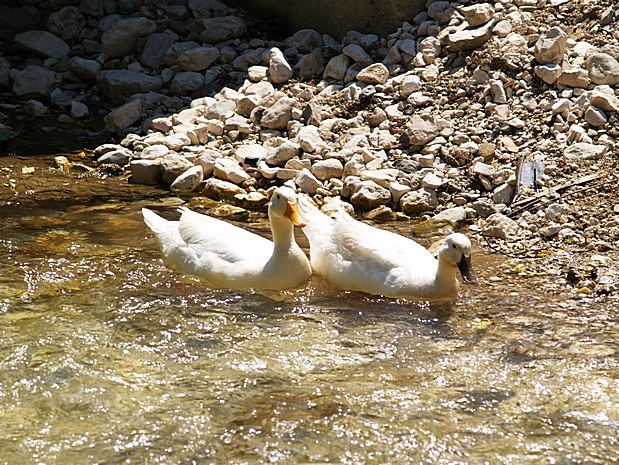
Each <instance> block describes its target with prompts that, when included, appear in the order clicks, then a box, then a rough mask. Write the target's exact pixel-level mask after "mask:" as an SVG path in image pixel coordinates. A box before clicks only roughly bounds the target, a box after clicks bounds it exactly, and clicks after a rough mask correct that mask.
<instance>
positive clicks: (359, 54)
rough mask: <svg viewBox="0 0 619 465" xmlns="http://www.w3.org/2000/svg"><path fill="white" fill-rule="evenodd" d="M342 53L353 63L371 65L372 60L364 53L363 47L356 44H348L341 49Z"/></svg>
mask: <svg viewBox="0 0 619 465" xmlns="http://www.w3.org/2000/svg"><path fill="white" fill-rule="evenodd" d="M342 53H343V54H344V55H346V56H347V57H348V58H350V59H351V60H353V61H354V62H355V63H359V64H361V65H364V66H367V65H369V64H370V63H372V58H371V57H370V55H368V52H366V51H365V50H364V49H363V47H361V46H360V45H358V44H348V45H347V46H346V47H344V48H343V49H342Z"/></svg>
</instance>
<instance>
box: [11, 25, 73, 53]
mask: <svg viewBox="0 0 619 465" xmlns="http://www.w3.org/2000/svg"><path fill="white" fill-rule="evenodd" d="M15 44H16V45H17V46H18V47H20V48H22V49H24V50H27V51H29V52H32V53H34V54H36V55H40V56H42V57H45V58H63V57H65V56H67V53H69V50H70V47H69V46H68V45H67V43H66V42H65V41H64V40H62V39H61V38H60V37H58V36H55V35H54V34H52V33H51V32H47V31H28V32H22V33H21V34H17V35H16V36H15Z"/></svg>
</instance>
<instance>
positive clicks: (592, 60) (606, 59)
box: [586, 53, 619, 86]
mask: <svg viewBox="0 0 619 465" xmlns="http://www.w3.org/2000/svg"><path fill="white" fill-rule="evenodd" d="M586 67H587V71H588V72H589V78H590V79H591V82H593V83H594V84H608V85H609V86H617V85H619V62H618V61H617V60H616V59H615V58H613V57H612V56H610V55H608V54H606V53H595V54H593V55H591V56H590V57H589V58H588V59H587V61H586Z"/></svg>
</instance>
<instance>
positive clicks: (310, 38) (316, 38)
mask: <svg viewBox="0 0 619 465" xmlns="http://www.w3.org/2000/svg"><path fill="white" fill-rule="evenodd" d="M284 43H285V44H286V46H287V47H295V48H296V49H297V50H298V51H299V52H301V53H309V52H311V51H312V50H316V49H317V48H319V47H322V45H323V40H322V35H320V33H319V32H318V31H315V30H314V29H301V30H299V31H297V32H295V33H294V34H293V35H292V36H291V37H288V38H287V39H286V40H285V41H284Z"/></svg>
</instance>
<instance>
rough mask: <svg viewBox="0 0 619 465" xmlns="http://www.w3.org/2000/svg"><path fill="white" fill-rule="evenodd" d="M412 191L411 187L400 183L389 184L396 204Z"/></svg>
mask: <svg viewBox="0 0 619 465" xmlns="http://www.w3.org/2000/svg"><path fill="white" fill-rule="evenodd" d="M410 191H411V188H410V186H406V185H404V184H401V183H399V182H392V183H390V184H389V192H391V197H392V198H393V201H394V202H395V203H398V202H399V201H400V199H401V198H402V196H403V195H404V194H406V193H407V192H410Z"/></svg>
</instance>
